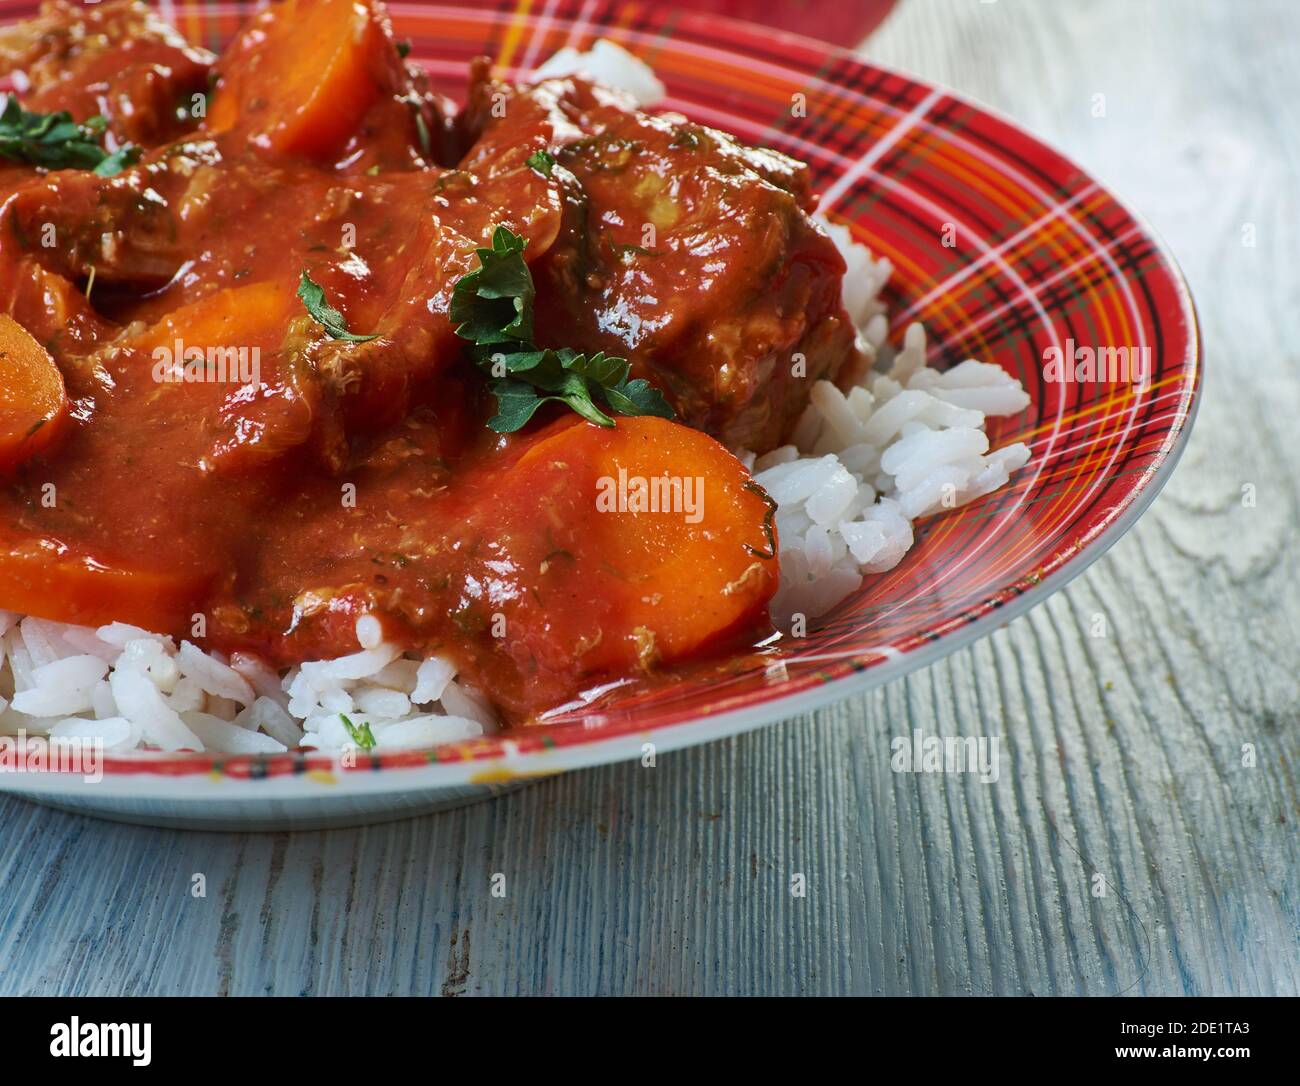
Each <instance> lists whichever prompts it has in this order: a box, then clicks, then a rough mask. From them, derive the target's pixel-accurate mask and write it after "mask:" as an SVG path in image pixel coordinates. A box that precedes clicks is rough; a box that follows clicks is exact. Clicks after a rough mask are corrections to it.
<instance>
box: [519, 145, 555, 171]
mask: <svg viewBox="0 0 1300 1086" xmlns="http://www.w3.org/2000/svg"><path fill="white" fill-rule="evenodd" d="M524 162H525V164H526V165H527V166H528V168H529V169H530V170H536V171H537V172H538V173H540V174H541V175H542V176H543V177H550V176H551V170H553V169H554V168H555V156H554V155H553V154H551V152H550V151H534V152H533V153H532V154H531V155H529V156H528V157H527V158H526V159H524Z"/></svg>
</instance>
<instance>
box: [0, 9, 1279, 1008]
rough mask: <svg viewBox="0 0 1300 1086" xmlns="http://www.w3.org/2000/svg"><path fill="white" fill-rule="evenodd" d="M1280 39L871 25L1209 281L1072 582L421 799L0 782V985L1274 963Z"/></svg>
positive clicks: (1014, 18)
mask: <svg viewBox="0 0 1300 1086" xmlns="http://www.w3.org/2000/svg"><path fill="white" fill-rule="evenodd" d="M1298 41H1300V11H1297V9H1296V8H1295V5H1293V4H1290V3H1288V2H1286V0H1271V2H1264V0H1260V2H1257V3H1253V4H1250V5H1240V4H1234V3H1232V2H1231V0H1197V2H1188V0H1151V2H1148V3H1145V4H1140V5H1133V4H1128V3H1124V2H1122V0H1105V2H1096V3H1087V4H1084V3H1078V4H1065V3H1053V4H1046V3H1041V2H1037V0H998V2H997V3H992V4H980V3H977V2H975V0H944V2H939V0H905V2H904V3H903V5H902V6H901V8H900V9H899V10H898V11H897V12H896V13H895V15H894V16H892V17H891V19H890V20H889V21H888V22H887V23H886V24H885V26H884V27H883V28H882V30H881V32H880V34H879V35H878V36H877V37H876V38H875V39H874V41H873V42H872V43H871V45H870V47H869V49H868V50H867V51H868V53H870V54H871V55H872V56H873V57H875V58H877V59H879V60H881V61H883V62H885V63H889V64H894V65H897V66H900V67H904V68H909V69H912V70H914V71H917V72H919V73H920V74H922V75H925V76H927V77H930V78H934V79H938V80H940V81H943V82H946V83H948V84H950V85H953V86H956V87H959V88H961V89H963V90H965V91H967V92H968V93H970V94H972V95H974V96H975V97H978V98H980V99H982V100H984V101H987V102H989V103H990V104H992V105H995V106H997V107H999V108H1002V109H1003V110H1005V111H1007V112H1009V113H1011V114H1012V115H1013V116H1015V117H1016V118H1017V119H1019V120H1021V121H1023V122H1024V123H1026V124H1027V125H1029V126H1030V127H1031V128H1033V129H1034V130H1036V131H1038V132H1041V133H1042V134H1043V135H1045V136H1046V137H1047V138H1049V139H1050V140H1053V141H1054V142H1055V143H1056V144H1057V145H1058V146H1061V147H1064V148H1066V149H1068V150H1069V152H1070V153H1071V154H1072V155H1074V156H1075V157H1076V158H1077V159H1078V160H1079V161H1080V162H1081V164H1083V165H1084V166H1085V167H1087V168H1089V169H1091V170H1093V171H1095V172H1096V174H1097V175H1098V176H1099V177H1100V178H1102V179H1103V180H1105V181H1106V182H1108V183H1109V184H1111V185H1113V186H1114V187H1115V189H1116V190H1117V191H1118V192H1120V193H1121V194H1123V195H1125V196H1126V197H1127V198H1128V199H1129V200H1130V201H1131V202H1132V203H1133V205H1134V206H1136V207H1139V208H1141V209H1142V210H1143V211H1144V212H1146V214H1148V215H1149V216H1150V218H1151V220H1152V222H1153V223H1154V224H1155V226H1156V227H1157V229H1159V230H1160V231H1161V232H1162V234H1163V235H1164V236H1165V237H1166V238H1167V240H1168V241H1169V242H1170V243H1171V245H1172V246H1173V248H1174V251H1175V252H1176V254H1177V255H1178V257H1179V259H1180V260H1181V261H1182V263H1183V266H1184V268H1185V270H1186V271H1187V274H1188V276H1189V278H1190V280H1191V282H1192V285H1193V288H1194V290H1195V293H1196V295H1197V298H1198V301H1199V303H1200V306H1201V317H1202V321H1203V330H1204V333H1205V339H1206V345H1207V352H1208V356H1209V366H1208V378H1207V383H1206V396H1205V402H1204V406H1203V408H1202V411H1201V417H1200V419H1199V421H1198V424H1197V430H1196V433H1195V436H1194V438H1193V440H1192V443H1191V446H1190V447H1189V450H1188V452H1187V455H1186V457H1185V460H1184V463H1183V465H1182V466H1181V467H1180V469H1179V471H1178V473H1177V475H1176V476H1175V477H1174V479H1173V481H1172V482H1171V484H1170V485H1169V487H1168V489H1167V491H1166V493H1165V495H1164V496H1162V497H1161V498H1160V500H1159V501H1158V502H1157V503H1156V505H1155V506H1154V507H1153V508H1152V510H1151V511H1150V512H1149V513H1148V515H1147V516H1146V517H1144V519H1143V521H1142V522H1141V523H1140V524H1139V525H1138V527H1137V528H1136V529H1135V530H1134V531H1133V532H1132V533H1131V534H1130V535H1129V536H1128V537H1127V538H1126V539H1125V540H1123V541H1122V542H1121V543H1119V544H1118V545H1117V546H1116V547H1115V548H1114V550H1113V551H1112V552H1111V553H1110V554H1109V555H1108V556H1107V557H1105V558H1104V559H1102V560H1101V561H1100V562H1099V563H1097V564H1096V565H1095V566H1094V567H1093V568H1092V569H1090V570H1089V571H1088V572H1087V573H1086V574H1085V575H1084V576H1083V577H1081V578H1080V579H1079V580H1078V581H1076V582H1075V583H1074V584H1073V585H1071V586H1070V588H1069V589H1067V590H1066V591H1065V592H1063V593H1060V594H1058V595H1057V596H1055V597H1054V598H1053V599H1052V600H1051V601H1050V602H1049V603H1048V604H1046V605H1045V606H1043V607H1040V608H1038V609H1037V610H1035V611H1033V612H1032V613H1030V614H1029V615H1027V616H1025V617H1024V618H1022V619H1019V620H1017V621H1015V622H1013V623H1011V624H1010V625H1009V626H1008V627H1007V628H1005V629H1003V630H1001V631H999V632H998V633H996V634H995V635H993V636H992V637H991V638H989V639H987V640H985V641H983V642H981V643H980V644H977V645H975V646H973V647H972V648H970V649H967V650H965V651H963V652H960V653H958V654H956V655H954V656H953V657H951V658H949V659H948V660H946V661H943V662H940V663H939V664H936V665H935V666H933V667H931V668H928V669H926V670H925V671H922V672H920V673H918V674H916V675H914V676H912V677H909V678H908V679H905V680H902V681H899V682H895V683H893V684H890V685H889V686H887V687H885V688H883V689H881V690H877V691H873V692H871V693H869V694H866V695H864V696H862V697H859V698H855V699H852V700H850V701H848V702H845V703H843V704H840V705H836V706H833V707H831V708H829V709H827V710H824V711H822V712H819V713H817V714H815V715H813V716H811V717H808V718H803V719H799V720H795V721H791V722H789V723H787V724H784V725H781V726H779V727H775V728H771V729H768V730H766V731H763V732H761V733H758V734H755V735H750V736H745V737H741V738H739V739H736V740H732V741H728V742H724V743H720V744H715V745H712V746H709V747H705V748H701V749H697V750H692V751H686V752H681V753H678V754H673V755H668V756H664V757H661V758H660V760H659V764H658V766H657V767H656V768H654V769H643V768H641V767H640V766H631V765H622V766H611V767H606V768H602V769H596V770H592V771H589V772H584V773H577V774H573V775H570V776H567V777H564V778H561V779H557V780H553V781H547V782H544V783H541V784H538V785H536V786H533V787H531V788H528V789H525V790H523V791H520V792H518V793H515V794H513V795H510V796H507V797H504V798H502V799H501V800H499V801H497V802H495V803H493V804H491V805H487V806H480V807H475V808H469V809H466V810H463V811H457V812H452V813H450V814H447V815H443V816H438V817H435V818H428V819H422V820H418V821H413V822H406V823H398V824H394V825H391V826H382V827H372V828H368V829H361V830H353V831H343V832H336V833H328V834H299V835H278V836H267V837H254V836H250V837H243V838H240V837H235V836H227V835H212V834H179V833H173V832H166V831H152V830H145V829H136V828H131V827H123V826H113V825H108V824H101V823H95V822H92V821H89V820H84V819H79V818H76V817H73V816H68V815H63V814H60V813H57V812H51V811H42V810H39V809H36V808H33V807H30V806H27V805H25V804H23V803H20V802H18V801H15V800H10V799H5V800H0V826H3V829H2V830H0V992H4V993H13V992H24V993H42V994H44V993H52V992H100V993H118V992H129V993H142V992H159V993H171V992H175V993H210V992H229V993H240V994H243V993H279V994H297V993H307V994H324V993H345V992H368V993H384V992H401V993H406V992H414V993H433V994H437V993H444V994H449V995H454V994H461V993H465V994H476V993H592V992H599V993H823V992H860V993H917V994H920V993H980V994H983V993H1023V992H1034V993H1037V994H1049V993H1056V992H1066V993H1072V992H1082V993H1090V994H1103V993H1112V992H1147V993H1184V992H1187V993H1203V992H1242V993H1255V992H1259V993H1270V992H1290V993H1295V992H1296V991H1297V990H1298V988H1300V946H1298V944H1297V936H1298V934H1300V927H1298V923H1300V881H1298V877H1297V871H1300V842H1298V839H1297V834H1296V826H1297V823H1298V821H1300V800H1298V798H1297V795H1298V791H1300V790H1298V789H1297V784H1296V767H1297V765H1300V739H1298V738H1297V736H1298V735H1300V668H1298V667H1297V663H1300V653H1298V651H1297V647H1296V646H1297V645H1298V644H1300V558H1298V556H1297V548H1296V546H1295V542H1294V539H1295V535H1296V529H1297V525H1298V524H1300V515H1298V510H1300V491H1298V490H1297V483H1296V473H1297V471H1298V470H1300V455H1297V452H1296V446H1295V437H1296V421H1295V420H1296V418H1297V417H1298V416H1300V381H1298V380H1297V376H1296V375H1297V372H1300V349H1298V348H1297V342H1298V340H1300V319H1298V318H1297V315H1296V314H1297V312H1298V311H1300V269H1298V268H1297V261H1296V254H1297V252H1300V207H1298V206H1297V204H1298V202H1300V185H1298V184H1297V178H1298V176H1300V47H1298V46H1297V42H1298ZM1099 93H1100V94H1104V95H1105V96H1106V116H1105V117H1104V118H1094V117H1093V116H1092V111H1091V107H1092V103H1093V97H1092V96H1093V95H1094V94H1099ZM1248 224H1253V226H1254V241H1255V244H1254V246H1253V247H1251V246H1248V245H1244V244H1243V239H1244V238H1245V237H1247V235H1248V233H1249V232H1248V231H1247V232H1246V233H1245V234H1244V233H1243V227H1245V226H1247V225H1248ZM1247 486H1249V487H1253V488H1254V497H1255V501H1254V504H1253V505H1250V504H1243V487H1247ZM1097 616H1101V620H1102V621H1101V623H1100V624H1099V621H1098V618H1097ZM1103 626H1104V632H1105V636H1093V635H1094V633H1095V632H1097V631H1098V630H1100V629H1102V628H1103ZM913 727H919V728H921V729H923V731H924V732H925V733H926V734H927V735H976V736H979V735H996V736H1000V737H1001V738H1002V758H1001V764H1000V770H1001V773H1000V776H999V779H998V780H997V782H996V783H992V784H981V783H978V782H977V781H974V780H971V779H969V778H966V777H960V776H953V775H906V774H896V773H894V772H893V771H892V770H891V768H890V764H889V755H890V740H891V738H893V737H894V736H897V735H905V734H907V733H908V732H909V731H910V729H911V728H913ZM1245 744H1252V745H1253V746H1254V748H1255V751H1256V753H1257V765H1256V766H1255V767H1254V768H1247V767H1245V766H1243V765H1242V748H1243V745H1245ZM497 872H500V873H502V874H504V875H505V877H506V880H507V896H506V897H505V898H504V899H498V898H493V897H492V896H491V895H490V893H489V880H490V879H491V877H492V875H493V874H494V873H497ZM195 873H203V874H205V875H206V877H207V882H208V896H207V897H206V898H205V899H199V900H196V899H194V898H192V897H191V896H190V892H189V891H190V885H191V878H192V876H193V875H194V874H195ZM799 873H802V874H803V875H804V876H805V877H806V879H807V896H806V897H803V898H798V897H794V896H792V894H791V888H790V887H791V878H792V876H794V875H796V874H799ZM1098 874H1099V875H1101V876H1102V877H1103V878H1104V880H1105V883H1106V885H1107V888H1108V889H1107V893H1106V895H1105V896H1104V897H1094V896H1093V893H1092V890H1093V886H1094V882H1093V876H1094V875H1098Z"/></svg>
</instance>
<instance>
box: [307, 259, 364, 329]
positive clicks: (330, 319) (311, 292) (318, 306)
mask: <svg viewBox="0 0 1300 1086" xmlns="http://www.w3.org/2000/svg"><path fill="white" fill-rule="evenodd" d="M298 297H299V298H301V299H302V304H303V305H305V306H306V307H307V312H308V313H310V314H311V315H312V317H313V318H315V320H316V323H318V324H320V325H322V326H324V328H325V331H327V332H328V333H329V334H330V338H332V339H346V340H347V341H348V342H349V343H368V342H369V341H370V340H372V339H378V338H379V335H378V334H377V333H376V334H375V335H373V336H357V335H353V334H352V333H351V332H349V331H348V324H347V321H345V320H344V319H343V314H342V313H340V312H339V311H338V310H337V309H335V308H334V307H333V306H332V305H330V304H329V302H327V301H326V300H325V291H324V290H323V289H322V288H321V287H320V285H319V284H317V283H313V282H312V279H311V276H310V275H308V274H307V273H306V272H305V271H304V272H303V273H302V278H301V279H299V280H298Z"/></svg>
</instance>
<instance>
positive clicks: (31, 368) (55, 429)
mask: <svg viewBox="0 0 1300 1086" xmlns="http://www.w3.org/2000/svg"><path fill="white" fill-rule="evenodd" d="M67 421H68V394H67V391H66V389H65V388H64V386H63V374H61V373H60V372H59V367H58V366H56V365H55V364H54V359H53V358H51V357H50V354H49V352H48V351H47V350H46V349H45V348H44V347H42V346H41V345H40V344H39V343H37V342H36V340H35V339H33V338H32V335H31V333H30V332H28V331H27V329H25V328H24V327H23V326H22V325H21V324H19V323H18V322H17V321H15V320H14V319H13V318H12V317H8V316H5V315H3V314H0V473H4V472H6V471H9V470H12V469H13V468H15V467H17V466H18V465H19V464H21V463H23V462H24V461H26V460H29V459H31V458H32V457H33V456H37V455H38V454H40V453H42V452H44V451H46V450H47V449H49V448H50V447H51V446H53V444H54V443H55V442H56V441H57V440H58V439H59V437H60V436H61V435H62V433H63V431H64V429H65V427H66V424H67Z"/></svg>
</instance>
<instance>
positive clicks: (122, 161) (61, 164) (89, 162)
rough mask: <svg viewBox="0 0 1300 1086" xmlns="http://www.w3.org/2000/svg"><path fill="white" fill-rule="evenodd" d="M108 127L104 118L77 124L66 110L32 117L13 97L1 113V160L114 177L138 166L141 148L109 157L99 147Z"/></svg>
mask: <svg viewBox="0 0 1300 1086" xmlns="http://www.w3.org/2000/svg"><path fill="white" fill-rule="evenodd" d="M107 127H108V120H107V118H105V117H91V118H90V120H88V121H86V122H85V123H84V124H78V123H77V122H76V121H74V120H73V119H72V114H71V113H68V112H67V111H66V110H61V111H59V112H58V113H29V112H28V111H27V110H25V109H23V107H22V106H21V105H19V104H18V99H17V98H15V97H14V96H13V95H12V94H11V95H9V96H8V97H7V98H6V99H5V105H4V110H3V112H0V158H6V159H8V160H9V161H10V162H25V163H27V164H28V165H29V166H44V167H45V168H46V169H49V170H66V169H76V170H94V171H95V172H96V173H97V174H99V175H100V176H101V177H111V176H112V175H113V174H115V173H118V172H119V171H121V170H122V169H123V168H124V167H126V166H129V165H130V164H131V163H133V162H135V161H136V159H138V158H139V157H140V148H138V147H135V146H132V145H131V144H129V143H128V144H126V145H124V146H122V147H120V148H119V149H118V150H116V151H114V152H113V153H112V154H109V152H107V151H105V150H104V148H103V147H102V146H101V145H100V139H101V138H102V137H103V135H104V129H105V128H107Z"/></svg>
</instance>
